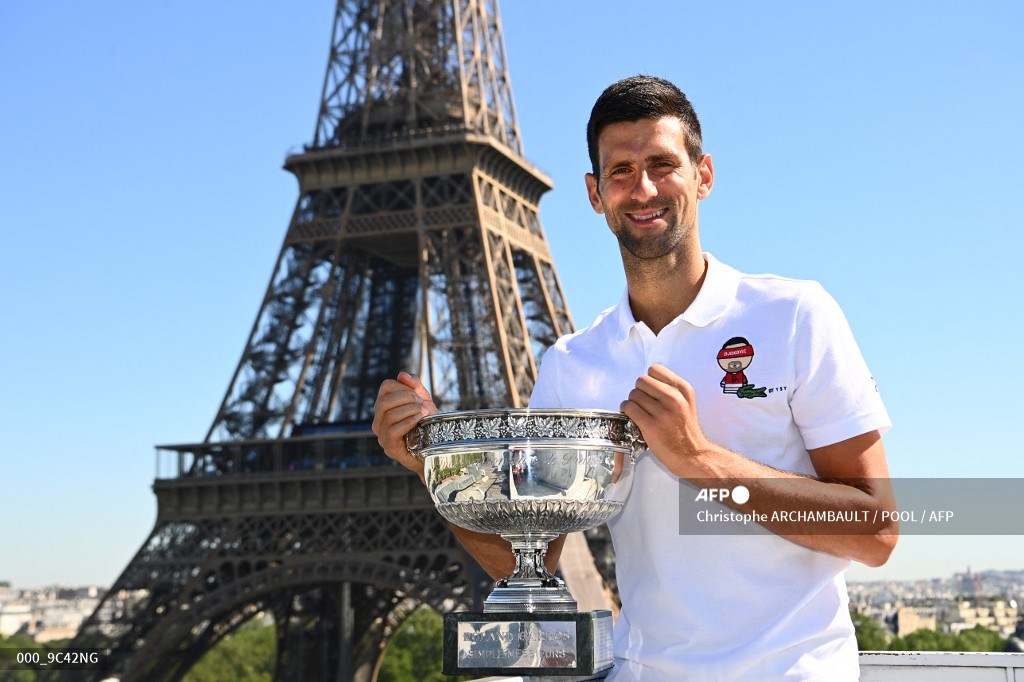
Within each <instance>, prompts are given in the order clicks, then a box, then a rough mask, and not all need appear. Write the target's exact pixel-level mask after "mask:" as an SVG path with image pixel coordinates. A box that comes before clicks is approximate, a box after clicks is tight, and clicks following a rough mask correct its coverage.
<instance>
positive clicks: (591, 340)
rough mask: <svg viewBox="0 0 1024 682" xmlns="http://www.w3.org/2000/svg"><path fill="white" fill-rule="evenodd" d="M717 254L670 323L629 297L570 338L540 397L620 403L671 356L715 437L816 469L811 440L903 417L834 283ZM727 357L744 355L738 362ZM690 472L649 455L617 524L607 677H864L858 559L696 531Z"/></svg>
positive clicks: (838, 681)
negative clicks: (683, 521) (686, 523)
mask: <svg viewBox="0 0 1024 682" xmlns="http://www.w3.org/2000/svg"><path fill="white" fill-rule="evenodd" d="M705 259H706V261H707V264H708V269H707V274H706V276H705V279H704V284H703V285H702V287H701V290H700V292H699V293H698V295H697V297H696V299H695V300H694V301H693V303H692V304H691V305H690V306H689V308H687V309H686V311H685V312H684V313H683V314H681V315H680V316H679V317H677V318H676V319H675V320H673V321H672V322H671V323H669V324H668V325H667V326H666V327H665V328H664V329H662V330H661V333H660V334H658V335H655V334H654V333H653V332H652V331H651V330H650V329H649V328H648V327H647V325H646V324H644V323H642V322H637V321H636V320H635V319H634V317H633V314H632V311H631V309H630V306H629V298H628V295H627V294H623V297H622V300H621V301H619V303H618V305H616V306H615V307H613V308H610V309H608V310H606V311H604V312H603V313H601V315H599V316H598V318H597V319H596V320H595V321H594V324H592V325H591V326H590V327H588V328H587V329H584V330H581V331H578V332H576V333H575V334H571V335H568V336H564V337H562V338H560V339H559V340H558V341H557V342H556V343H555V345H554V346H552V347H551V349H550V350H548V352H547V353H546V354H545V356H544V361H543V364H542V366H541V370H540V375H539V377H538V380H537V385H536V387H535V388H534V391H533V396H532V398H531V400H530V405H531V406H532V407H566V408H600V409H606V410H618V409H619V405H620V404H621V402H622V401H623V400H625V399H626V397H627V396H628V394H629V392H630V390H632V388H633V386H634V383H635V382H636V379H637V377H639V376H641V375H643V374H645V373H646V371H647V368H648V367H650V366H651V365H653V364H662V365H665V366H666V367H668V368H669V369H670V370H672V371H673V372H675V373H676V374H678V375H679V376H681V377H683V378H684V379H686V380H687V381H688V382H690V384H692V385H693V388H694V391H695V393H696V396H697V412H698V416H699V418H700V423H701V427H702V428H703V430H704V433H705V434H706V435H707V437H708V438H710V439H711V440H712V441H713V442H715V443H718V444H719V445H722V446H724V447H726V448H728V449H730V450H733V451H735V452H738V453H740V454H742V455H744V456H746V457H749V458H750V459H754V460H757V461H759V462H763V463H765V464H768V465H771V466H773V467H775V468H777V469H782V470H786V471H792V472H797V473H802V474H813V473H814V469H813V467H812V465H811V461H810V458H809V456H808V454H807V450H808V449H814V448H819V447H823V446H825V445H830V444H832V443H837V442H839V441H842V440H846V439H847V438H852V437H853V436H857V435H860V434H862V433H867V432H869V431H874V430H879V431H882V432H884V431H886V430H887V429H888V428H889V426H890V422H889V417H888V415H887V414H886V411H885V407H884V406H883V405H882V401H881V398H880V397H879V394H878V389H877V388H876V386H875V383H874V380H873V379H872V378H871V374H870V372H869V371H868V368H867V366H866V365H865V363H864V360H863V358H862V356H861V353H860V350H859V349H858V348H857V344H856V342H855V341H854V339H853V335H852V333H851V332H850V328H849V324H848V323H847V321H846V318H845V317H844V316H843V313H842V311H841V310H840V309H839V306H838V305H837V304H836V302H835V301H834V300H833V299H832V297H830V296H829V295H828V294H827V293H826V292H825V290H824V289H823V288H822V287H821V285H820V284H818V283H817V282H810V281H800V280H793V279H786V278H783V277H777V276H774V275H746V274H741V273H740V272H737V271H736V270H734V269H733V268H730V267H728V266H726V265H723V264H722V263H720V262H718V261H717V260H715V258H714V257H713V256H711V255H710V254H705ZM720 360H722V361H723V362H724V365H725V366H726V367H727V368H728V367H729V363H730V362H732V361H740V362H739V364H741V365H742V364H744V363H745V364H746V366H745V368H743V369H742V370H741V371H740V372H739V373H737V372H736V371H730V369H731V370H736V369H737V365H735V364H734V365H733V366H732V367H731V368H730V369H723V364H720V362H719V361H720ZM727 379H728V381H727ZM681 485H682V484H681V483H680V481H679V478H678V477H676V476H674V475H672V474H670V473H669V472H668V471H667V470H666V469H665V468H664V467H662V466H661V464H659V463H658V461H657V459H655V458H654V457H653V456H652V455H651V454H650V453H645V454H644V455H642V456H641V457H640V459H639V461H638V462H637V466H636V470H635V472H634V479H633V487H632V491H631V492H630V496H629V498H628V499H627V501H626V504H625V507H624V508H623V511H622V513H621V514H620V515H619V516H618V517H616V518H615V519H614V520H612V521H611V522H610V523H609V524H608V526H609V528H610V530H611V535H612V540H613V543H614V546H615V554H616V575H617V579H618V584H619V593H620V596H621V598H622V612H621V615H620V616H619V619H618V622H617V623H616V625H615V656H616V667H615V671H614V672H613V673H612V675H611V677H610V678H609V679H611V680H615V681H616V682H627V681H628V682H633V681H635V680H637V681H641V682H662V681H664V682H679V681H681V680H701V681H704V680H708V681H710V680H721V681H722V682H743V681H747V680H749V681H750V682H770V681H772V680H805V681H806V680H816V681H817V680H820V681H822V682H843V681H845V680H856V679H858V677H859V673H858V666H857V642H856V639H855V638H854V629H853V625H852V624H851V622H850V616H849V612H848V606H847V604H848V597H847V594H846V582H845V580H844V578H843V571H844V570H845V569H846V568H847V566H848V565H849V562H848V561H845V560H843V559H839V558H836V557H833V556H831V555H828V554H824V553H821V552H816V551H813V550H809V549H806V548H803V547H800V546H798V545H796V544H793V543H792V542H789V541H788V540H784V539H782V538H780V537H778V536H775V535H772V534H770V533H765V534H761V535H732V536H724V535H693V534H689V535H682V534H680V532H679V531H680V522H679V514H680V504H681V502H680V497H681V495H680V486H681ZM684 497H685V496H684ZM683 504H685V502H683Z"/></svg>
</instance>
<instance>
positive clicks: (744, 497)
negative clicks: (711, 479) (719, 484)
mask: <svg viewBox="0 0 1024 682" xmlns="http://www.w3.org/2000/svg"><path fill="white" fill-rule="evenodd" d="M727 500H732V501H733V502H735V503H736V504H746V503H747V502H748V501H749V500H750V491H749V490H748V489H747V487H746V486H743V485H738V486H736V487H734V488H701V489H700V490H699V491H698V492H697V498H696V500H695V501H696V502H725V501H727Z"/></svg>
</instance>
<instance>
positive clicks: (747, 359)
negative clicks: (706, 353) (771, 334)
mask: <svg viewBox="0 0 1024 682" xmlns="http://www.w3.org/2000/svg"><path fill="white" fill-rule="evenodd" d="M753 361H754V347H753V346H752V345H750V342H749V341H747V340H746V339H745V338H743V337H742V336H734V337H732V338H731V339H729V340H728V341H726V342H725V343H724V344H722V350H720V351H718V366H719V367H721V368H722V371H724V372H725V378H724V379H722V381H721V382H720V383H719V384H718V385H719V386H721V387H722V393H732V394H734V395H735V396H736V397H737V398H749V399H753V398H767V397H768V394H767V390H768V389H767V388H766V387H763V386H761V387H757V386H754V384H753V383H751V382H750V381H749V380H748V379H747V374H746V370H747V368H748V367H750V363H751V362H753Z"/></svg>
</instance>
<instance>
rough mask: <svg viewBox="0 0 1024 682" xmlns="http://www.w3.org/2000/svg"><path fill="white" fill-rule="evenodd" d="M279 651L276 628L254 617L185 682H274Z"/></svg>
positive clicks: (208, 654)
mask: <svg viewBox="0 0 1024 682" xmlns="http://www.w3.org/2000/svg"><path fill="white" fill-rule="evenodd" d="M276 649H277V639H276V636H275V633H274V626H273V625H267V624H266V623H264V622H263V621H261V620H259V619H256V618H254V619H252V620H250V621H249V622H248V623H245V624H244V625H242V626H241V627H240V628H238V629H237V630H235V631H234V632H233V633H231V634H230V635H228V636H227V637H225V638H224V639H222V640H221V641H220V642H218V643H217V645H216V646H214V647H213V648H212V649H210V650H209V651H207V652H206V654H205V655H204V656H203V657H202V658H201V659H199V662H198V663H196V664H195V665H194V666H192V669H191V670H189V671H188V672H187V673H186V674H185V677H183V678H182V680H183V682H221V680H232V681H233V682H271V680H273V678H274V662H275V656H276Z"/></svg>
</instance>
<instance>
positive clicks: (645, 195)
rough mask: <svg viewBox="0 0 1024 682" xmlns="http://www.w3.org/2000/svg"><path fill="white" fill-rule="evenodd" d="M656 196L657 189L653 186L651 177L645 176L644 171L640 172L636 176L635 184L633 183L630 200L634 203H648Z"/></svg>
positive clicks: (645, 172)
mask: <svg viewBox="0 0 1024 682" xmlns="http://www.w3.org/2000/svg"><path fill="white" fill-rule="evenodd" d="M656 196H658V188H657V187H655V186H654V181H653V180H651V176H650V175H648V174H647V171H646V170H641V171H640V172H639V173H637V175H636V182H634V183H633V191H632V193H631V195H630V198H632V199H634V200H635V201H648V200H650V199H653V198H654V197H656Z"/></svg>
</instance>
